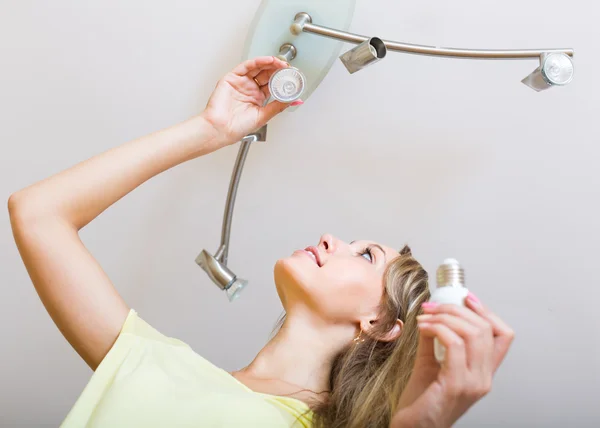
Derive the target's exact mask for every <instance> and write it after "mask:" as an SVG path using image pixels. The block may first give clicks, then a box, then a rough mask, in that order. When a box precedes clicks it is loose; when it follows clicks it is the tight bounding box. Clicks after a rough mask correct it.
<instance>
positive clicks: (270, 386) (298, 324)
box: [234, 312, 354, 398]
mask: <svg viewBox="0 0 600 428" xmlns="http://www.w3.org/2000/svg"><path fill="white" fill-rule="evenodd" d="M312 318H313V317H312V316H311V315H309V314H304V316H303V315H302V314H301V313H294V312H288V315H287V317H286V320H285V322H284V324H283V326H282V327H281V329H280V330H279V332H278V333H277V334H276V335H275V337H273V339H271V340H270V341H269V343H267V344H266V345H265V347H264V348H263V349H262V350H261V351H260V352H259V353H258V355H257V356H256V358H254V360H253V361H252V362H251V363H250V364H249V365H248V366H247V367H245V368H244V369H242V370H240V371H239V372H237V373H234V376H235V377H236V378H238V380H240V381H242V382H243V383H245V384H247V386H249V387H250V388H251V389H253V390H256V389H261V391H257V392H264V393H269V394H273V395H295V392H301V391H303V392H309V393H312V394H309V395H311V396H312V395H313V394H316V396H315V397H314V398H323V396H326V393H327V392H329V388H330V385H329V382H330V381H329V380H330V375H331V369H332V365H333V362H334V359H335V357H336V356H337V355H338V354H339V353H340V352H341V350H342V349H343V348H344V347H345V346H347V345H348V344H349V343H351V339H349V338H351V337H353V334H354V328H353V327H352V326H350V325H347V326H340V325H337V326H331V325H327V324H326V323H323V322H319V321H318V320H314V319H312ZM253 386H254V387H253ZM265 389H267V390H265ZM282 391H287V392H283V393H282ZM301 396H306V394H301Z"/></svg>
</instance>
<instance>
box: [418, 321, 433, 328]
mask: <svg viewBox="0 0 600 428" xmlns="http://www.w3.org/2000/svg"><path fill="white" fill-rule="evenodd" d="M430 325H431V324H429V323H428V322H420V323H419V324H418V327H419V328H427V327H429V326H430Z"/></svg>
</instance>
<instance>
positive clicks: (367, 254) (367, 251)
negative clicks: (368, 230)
mask: <svg viewBox="0 0 600 428" xmlns="http://www.w3.org/2000/svg"><path fill="white" fill-rule="evenodd" d="M361 256H363V257H364V258H365V259H367V260H368V261H369V262H371V263H372V262H373V253H372V252H371V249H370V248H365V249H364V250H363V252H362V253H361Z"/></svg>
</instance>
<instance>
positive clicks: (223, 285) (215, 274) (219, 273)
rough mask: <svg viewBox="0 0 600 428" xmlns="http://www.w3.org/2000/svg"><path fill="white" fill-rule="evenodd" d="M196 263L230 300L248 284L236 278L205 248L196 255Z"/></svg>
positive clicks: (235, 297) (236, 296)
mask: <svg viewBox="0 0 600 428" xmlns="http://www.w3.org/2000/svg"><path fill="white" fill-rule="evenodd" d="M196 263H197V264H198V265H199V266H200V267H201V268H202V269H203V270H204V271H205V272H206V273H207V274H208V277H209V278H210V279H211V280H212V282H213V283H214V284H215V285H216V286H217V287H219V288H220V289H221V290H223V291H225V294H226V295H227V298H228V299H229V301H230V302H233V301H234V300H235V299H237V298H238V297H239V295H240V293H241V292H242V290H243V289H244V288H245V287H246V286H247V285H248V281H246V280H245V279H241V278H238V277H237V276H236V274H234V273H233V272H232V271H231V270H229V268H227V266H225V265H224V264H223V263H221V262H220V261H219V260H217V259H216V258H215V257H214V256H213V255H212V254H210V253H209V252H208V251H206V250H202V252H201V253H200V254H199V255H198V257H196Z"/></svg>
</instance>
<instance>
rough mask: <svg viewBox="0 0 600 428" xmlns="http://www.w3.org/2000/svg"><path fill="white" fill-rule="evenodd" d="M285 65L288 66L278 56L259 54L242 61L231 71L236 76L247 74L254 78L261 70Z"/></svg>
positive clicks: (274, 68)
mask: <svg viewBox="0 0 600 428" xmlns="http://www.w3.org/2000/svg"><path fill="white" fill-rule="evenodd" d="M285 67H288V64H287V63H286V62H284V61H282V60H280V59H278V58H275V57H273V56H261V57H258V58H254V59H249V60H247V61H244V62H242V63H241V64H239V65H238V66H237V67H235V68H234V69H233V70H232V73H233V74H236V75H238V76H248V77H250V78H255V77H256V76H258V75H259V74H260V73H261V72H262V71H263V70H267V69H273V70H278V69H280V68H285Z"/></svg>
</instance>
